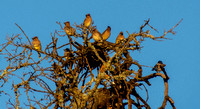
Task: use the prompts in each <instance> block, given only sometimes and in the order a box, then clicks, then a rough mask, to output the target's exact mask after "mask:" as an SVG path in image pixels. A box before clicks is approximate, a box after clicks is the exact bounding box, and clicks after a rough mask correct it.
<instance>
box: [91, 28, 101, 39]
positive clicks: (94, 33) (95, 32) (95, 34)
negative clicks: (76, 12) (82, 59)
mask: <svg viewBox="0 0 200 109" xmlns="http://www.w3.org/2000/svg"><path fill="white" fill-rule="evenodd" d="M92 38H93V39H94V40H95V41H96V42H102V41H103V39H102V37H101V33H100V32H99V31H98V30H97V29H96V28H95V29H94V30H93V31H92Z"/></svg>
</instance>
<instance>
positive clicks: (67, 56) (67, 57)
mask: <svg viewBox="0 0 200 109" xmlns="http://www.w3.org/2000/svg"><path fill="white" fill-rule="evenodd" d="M64 51H65V52H64V56H65V60H66V61H65V62H66V63H65V66H66V67H69V69H72V66H73V62H72V61H70V59H72V58H73V56H74V55H73V52H72V51H71V50H70V49H69V48H66V49H65V50H64Z"/></svg>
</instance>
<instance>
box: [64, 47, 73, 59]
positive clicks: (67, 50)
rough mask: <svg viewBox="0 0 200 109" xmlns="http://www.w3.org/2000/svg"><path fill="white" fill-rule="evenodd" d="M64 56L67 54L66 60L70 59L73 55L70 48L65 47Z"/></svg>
mask: <svg viewBox="0 0 200 109" xmlns="http://www.w3.org/2000/svg"><path fill="white" fill-rule="evenodd" d="M64 56H65V60H68V59H70V57H71V56H72V54H71V52H70V49H69V48H66V49H65V52H64Z"/></svg>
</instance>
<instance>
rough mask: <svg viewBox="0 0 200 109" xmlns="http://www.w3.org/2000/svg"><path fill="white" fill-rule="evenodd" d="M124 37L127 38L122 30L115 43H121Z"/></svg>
mask: <svg viewBox="0 0 200 109" xmlns="http://www.w3.org/2000/svg"><path fill="white" fill-rule="evenodd" d="M124 39H125V38H124V35H123V32H122V31H121V32H120V33H119V35H118V36H117V38H116V41H115V43H116V44H119V43H120V42H121V41H123V40H124Z"/></svg>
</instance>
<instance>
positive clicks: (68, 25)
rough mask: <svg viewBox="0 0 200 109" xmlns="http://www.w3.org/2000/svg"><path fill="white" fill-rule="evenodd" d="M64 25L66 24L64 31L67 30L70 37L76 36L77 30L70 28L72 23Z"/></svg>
mask: <svg viewBox="0 0 200 109" xmlns="http://www.w3.org/2000/svg"><path fill="white" fill-rule="evenodd" d="M64 24H65V27H64V30H65V32H66V34H67V35H68V36H74V35H75V32H76V30H75V29H74V28H73V27H71V26H70V22H69V21H67V22H65V23H64Z"/></svg>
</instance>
